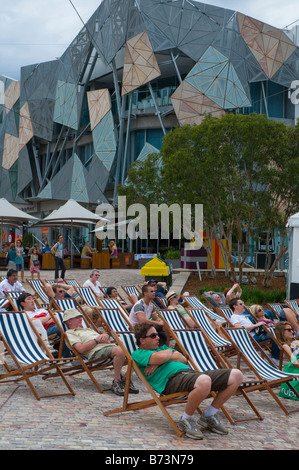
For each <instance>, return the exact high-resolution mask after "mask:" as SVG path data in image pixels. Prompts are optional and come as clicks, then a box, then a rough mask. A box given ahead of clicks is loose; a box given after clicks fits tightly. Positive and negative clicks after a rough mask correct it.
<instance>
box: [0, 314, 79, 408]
mask: <svg viewBox="0 0 299 470" xmlns="http://www.w3.org/2000/svg"><path fill="white" fill-rule="evenodd" d="M0 322H1V326H0V341H2V342H3V345H4V347H5V349H6V352H7V354H8V355H9V356H10V357H11V359H12V361H13V362H14V364H15V366H16V368H15V369H11V367H10V366H9V365H8V364H7V363H6V364H5V368H6V370H7V372H6V373H5V374H0V384H1V383H9V382H15V383H16V382H19V381H20V380H24V381H25V382H26V383H27V385H28V387H29V388H30V390H31V392H32V393H33V395H34V397H35V398H36V399H37V400H40V399H42V398H51V397H58V396H67V395H72V396H74V395H75V392H74V390H73V389H72V387H71V385H70V384H69V382H68V380H67V378H66V376H65V375H64V373H63V372H62V369H61V366H62V364H64V365H65V364H66V363H68V362H69V361H70V358H64V359H63V361H61V359H54V357H53V356H52V354H51V352H50V351H49V349H48V347H47V345H46V344H45V343H44V342H43V341H42V339H41V337H40V335H39V334H38V332H37V330H36V329H35V326H34V322H33V321H31V320H30V318H29V317H28V316H27V315H26V313H16V312H14V313H11V312H9V313H2V314H1V319H0ZM11 330H13V331H11ZM42 349H43V350H44V351H45V353H44V352H43V350H42ZM21 357H23V361H22V360H21ZM34 357H35V360H32V358H34ZM53 369H55V370H56V374H55V376H56V377H60V378H61V379H62V381H63V382H64V384H65V386H66V387H67V389H68V390H69V392H68V393H56V394H51V395H50V394H48V395H40V394H39V393H38V391H37V389H36V387H35V386H34V385H33V383H32V381H31V379H32V378H33V377H36V376H38V375H40V374H44V373H48V372H50V371H51V370H53Z"/></svg>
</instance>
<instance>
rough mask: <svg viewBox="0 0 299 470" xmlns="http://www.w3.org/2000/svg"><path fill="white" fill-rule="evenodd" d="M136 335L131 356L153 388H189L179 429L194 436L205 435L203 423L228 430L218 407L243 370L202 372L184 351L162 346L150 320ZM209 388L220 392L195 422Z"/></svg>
mask: <svg viewBox="0 0 299 470" xmlns="http://www.w3.org/2000/svg"><path fill="white" fill-rule="evenodd" d="M135 338H136V343H137V346H138V349H137V350H135V351H134V352H133V353H132V357H133V359H134V361H135V362H136V363H137V365H138V367H139V368H140V370H141V372H142V373H143V375H144V376H145V377H146V379H147V381H148V383H149V384H150V385H151V386H152V387H153V389H154V390H155V391H156V392H157V393H160V394H162V395H169V394H173V393H177V392H189V395H188V400H187V403H186V406H185V411H184V414H183V416H182V417H181V419H180V421H179V422H178V427H179V429H180V430H181V431H184V432H185V435H186V436H187V437H190V438H191V439H203V434H202V432H201V430H200V428H201V427H203V428H208V429H209V430H210V431H212V432H215V433H218V434H228V430H227V429H225V428H224V426H223V425H222V424H221V422H220V420H219V417H218V411H219V409H220V408H221V407H222V406H223V405H224V403H225V402H226V401H227V400H228V399H229V398H230V397H231V396H232V395H233V394H234V393H235V391H236V390H237V389H238V387H239V385H240V384H241V383H242V380H243V374H242V373H241V371H239V370H238V369H217V370H209V371H206V372H203V373H201V372H198V371H195V370H191V369H190V368H189V367H188V365H187V362H188V361H187V359H186V357H185V356H183V354H181V353H180V352H178V351H176V350H174V349H171V348H169V347H167V346H165V345H164V346H159V335H158V333H157V331H156V329H155V327H154V326H152V325H150V324H148V323H139V324H137V325H135ZM210 392H217V395H216V397H215V398H214V400H213V402H212V404H211V405H210V406H209V407H208V409H207V410H206V411H205V412H204V413H203V414H202V415H201V416H200V418H199V420H198V422H197V423H196V421H195V419H194V417H193V415H194V413H195V411H196V409H197V408H198V407H199V406H200V404H201V402H202V401H203V400H204V399H205V398H207V397H208V396H209V394H210Z"/></svg>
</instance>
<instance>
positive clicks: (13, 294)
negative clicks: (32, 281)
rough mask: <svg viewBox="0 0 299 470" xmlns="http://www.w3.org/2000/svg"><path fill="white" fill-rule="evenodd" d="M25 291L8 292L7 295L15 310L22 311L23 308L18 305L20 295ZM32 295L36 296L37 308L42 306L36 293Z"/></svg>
mask: <svg viewBox="0 0 299 470" xmlns="http://www.w3.org/2000/svg"><path fill="white" fill-rule="evenodd" d="M23 293H24V292H6V293H5V295H6V297H7V300H8V302H9V304H10V305H11V307H12V309H13V311H14V312H20V311H21V310H20V309H19V307H18V302H17V300H18V298H19V297H20V295H21V294H23ZM32 297H33V298H34V302H35V306H36V307H37V308H42V305H41V304H40V302H39V300H38V299H37V298H36V295H35V294H33V295H32Z"/></svg>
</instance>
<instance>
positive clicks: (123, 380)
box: [121, 377, 139, 395]
mask: <svg viewBox="0 0 299 470" xmlns="http://www.w3.org/2000/svg"><path fill="white" fill-rule="evenodd" d="M121 381H122V383H123V385H124V388H125V386H126V377H122V378H121ZM129 393H133V394H134V395H137V394H138V393H139V390H138V388H136V387H135V385H134V384H133V382H132V381H131V380H130V387H129Z"/></svg>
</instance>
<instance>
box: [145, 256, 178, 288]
mask: <svg viewBox="0 0 299 470" xmlns="http://www.w3.org/2000/svg"><path fill="white" fill-rule="evenodd" d="M140 274H141V276H144V277H145V281H150V280H151V279H155V280H156V281H161V282H166V285H167V289H169V288H170V287H171V285H172V269H171V266H169V264H168V263H167V262H166V261H164V260H163V259H162V258H159V256H157V255H155V256H154V258H153V259H152V260H151V261H149V262H148V263H146V264H145V265H144V266H143V268H142V269H141V272H140Z"/></svg>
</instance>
